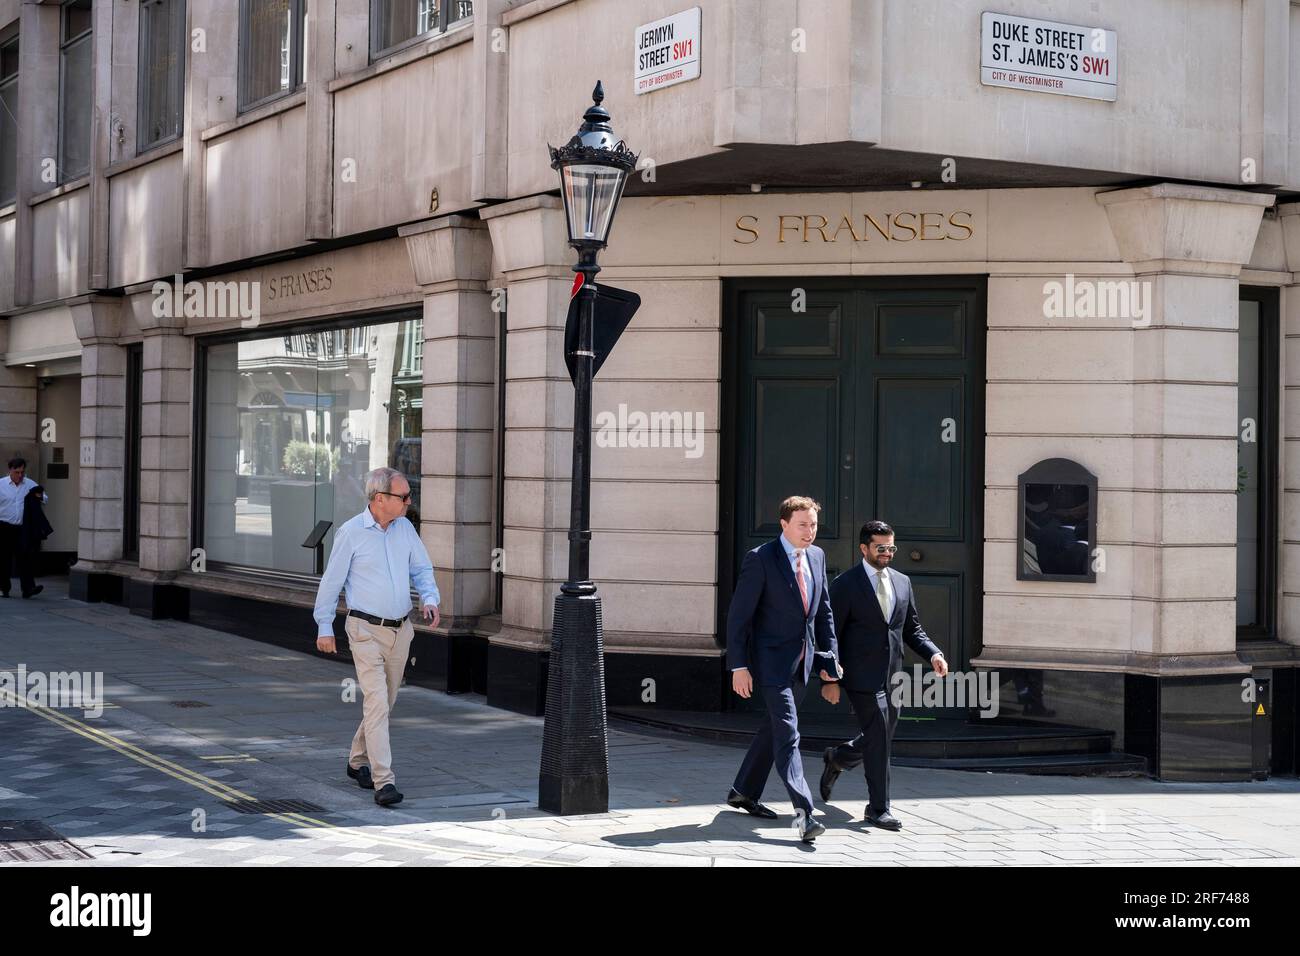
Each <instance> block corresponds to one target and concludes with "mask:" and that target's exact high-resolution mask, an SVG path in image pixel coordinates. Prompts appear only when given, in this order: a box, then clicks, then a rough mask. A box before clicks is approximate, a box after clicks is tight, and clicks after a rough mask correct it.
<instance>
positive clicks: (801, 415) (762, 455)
mask: <svg viewBox="0 0 1300 956" xmlns="http://www.w3.org/2000/svg"><path fill="white" fill-rule="evenodd" d="M839 384H840V383H839V381H838V380H836V379H833V378H830V379H821V380H820V381H819V380H814V379H779V378H759V379H755V380H754V412H755V425H756V427H755V430H754V454H753V458H752V459H751V460H749V461H747V462H746V464H747V465H748V466H749V468H748V469H747V470H748V471H749V473H750V474H752V475H753V476H754V500H753V503H752V504H751V509H752V510H751V512H750V515H751V518H750V526H749V534H750V535H751V536H757V537H758V538H759V539H760V540H759V542H758V543H759V544H761V543H762V542H763V541H765V540H767V539H769V538H774V537H776V536H777V535H778V534H780V533H781V525H780V520H779V518H780V506H781V502H782V501H783V500H785V499H786V498H787V497H789V495H790V494H791V492H790V491H789V489H790V488H804V489H806V491H805V492H804V493H805V494H808V495H811V496H812V497H814V498H816V499H817V501H819V502H826V510H825V511H823V512H822V515H821V520H823V521H825V523H826V524H828V525H833V524H834V523H835V516H836V512H837V511H838V509H837V508H836V503H837V499H838V497H839V474H838V469H837V468H836V467H835V462H836V457H837V451H838V445H839V429H838V422H839V417H840V408H839V406H840V394H839V392H840V389H839Z"/></svg>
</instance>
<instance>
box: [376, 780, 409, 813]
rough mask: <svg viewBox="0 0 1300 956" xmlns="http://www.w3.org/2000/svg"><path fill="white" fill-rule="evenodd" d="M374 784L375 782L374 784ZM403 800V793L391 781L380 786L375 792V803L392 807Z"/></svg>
mask: <svg viewBox="0 0 1300 956" xmlns="http://www.w3.org/2000/svg"><path fill="white" fill-rule="evenodd" d="M372 786H373V784H372ZM401 802H402V795H401V794H400V793H398V792H397V788H396V787H394V786H393V785H392V784H391V783H386V784H384V785H383V786H382V787H380V788H379V792H378V793H376V794H375V803H377V804H379V805H380V806H381V807H392V806H396V805H397V804H399V803H401Z"/></svg>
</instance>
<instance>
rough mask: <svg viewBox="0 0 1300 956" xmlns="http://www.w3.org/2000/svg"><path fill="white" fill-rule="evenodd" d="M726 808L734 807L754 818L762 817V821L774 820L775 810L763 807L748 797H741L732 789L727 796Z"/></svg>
mask: <svg viewBox="0 0 1300 956" xmlns="http://www.w3.org/2000/svg"><path fill="white" fill-rule="evenodd" d="M727 806H729V807H735V808H736V809H737V810H744V811H745V812H746V813H750V814H752V815H754V816H756V817H762V818H763V819H764V820H775V819H776V811H775V810H773V809H772V808H771V807H765V806H763V804H761V803H759V802H758V801H757V800H751V799H749V797H746V796H742V795H741V794H740V793H738V792H737V791H736V789H735V788H734V787H733V788H732V790H731V792H730V793H729V794H727Z"/></svg>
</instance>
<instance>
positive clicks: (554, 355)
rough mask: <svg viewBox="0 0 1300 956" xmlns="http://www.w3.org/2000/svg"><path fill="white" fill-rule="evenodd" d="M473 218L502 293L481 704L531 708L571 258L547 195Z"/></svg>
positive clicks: (556, 486) (562, 422)
mask: <svg viewBox="0 0 1300 956" xmlns="http://www.w3.org/2000/svg"><path fill="white" fill-rule="evenodd" d="M479 215H480V216H481V217H482V218H483V219H485V220H487V223H488V228H489V230H490V231H491V234H492V249H493V253H494V255H495V257H496V265H497V270H498V272H499V273H501V274H502V275H504V276H505V278H506V281H507V295H508V299H507V306H506V329H507V334H506V415H505V418H506V420H505V460H504V462H503V463H502V469H503V473H504V482H505V502H504V505H505V515H504V523H505V528H504V534H503V538H504V554H503V556H502V562H503V563H502V573H503V578H504V593H503V596H502V609H501V631H500V632H499V633H498V634H495V635H493V636H492V638H491V645H490V647H489V651H488V702H489V703H490V704H492V705H493V706H497V707H505V708H508V709H510V710H515V711H519V712H521V713H529V714H540V713H542V712H543V711H544V710H545V697H544V690H545V672H546V670H545V669H546V663H547V654H548V652H549V650H550V631H551V618H552V611H553V604H554V601H555V595H556V594H557V593H558V590H559V586H560V584H561V583H562V582H563V581H564V578H565V575H566V572H567V569H568V566H567V562H568V530H569V528H568V521H569V479H570V476H571V468H572V464H573V384H572V383H571V382H570V381H569V374H568V371H567V370H566V368H565V364H564V320H565V316H566V314H567V310H568V301H569V290H570V287H571V286H572V284H573V271H572V268H571V264H572V262H573V261H574V256H573V254H572V251H571V250H570V249H569V247H568V244H567V232H566V230H565V226H564V209H563V206H562V204H561V202H560V200H559V198H558V197H556V196H534V197H530V198H528V199H520V200H515V201H513V202H507V203H502V204H500V205H497V206H491V207H488V208H486V209H482V210H480V211H479ZM593 573H594V568H593Z"/></svg>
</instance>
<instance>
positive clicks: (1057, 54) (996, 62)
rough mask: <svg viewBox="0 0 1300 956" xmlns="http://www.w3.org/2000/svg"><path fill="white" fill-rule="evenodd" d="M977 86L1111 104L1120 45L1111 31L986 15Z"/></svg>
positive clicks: (1001, 14) (1024, 18) (982, 28)
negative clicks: (1029, 91) (1006, 88)
mask: <svg viewBox="0 0 1300 956" xmlns="http://www.w3.org/2000/svg"><path fill="white" fill-rule="evenodd" d="M980 82H981V83H982V84H984V85H985V86H1004V87H1011V88H1013V89H1018V90H1032V91H1034V92H1036V93H1056V94H1058V95H1064V96H1083V97H1087V98H1089V99H1095V100H1110V101H1112V102H1113V101H1114V100H1115V98H1116V96H1117V94H1118V91H1119V41H1118V39H1117V38H1116V34H1115V31H1114V30H1107V29H1105V28H1104V27H1097V26H1075V25H1073V24H1068V23H1055V22H1053V21H1051V20H1036V19H1033V18H1031V17H1017V16H1012V15H1011V14H1007V13H993V12H991V11H987V10H986V11H985V12H984V15H983V17H982V18H981V21H980Z"/></svg>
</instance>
